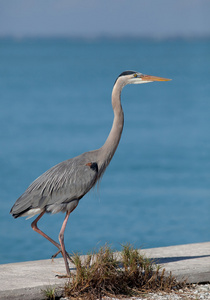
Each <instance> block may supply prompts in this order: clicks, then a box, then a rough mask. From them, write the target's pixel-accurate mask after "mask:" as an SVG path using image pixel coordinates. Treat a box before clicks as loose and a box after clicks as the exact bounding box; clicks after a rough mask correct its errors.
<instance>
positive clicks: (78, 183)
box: [11, 153, 98, 215]
mask: <svg viewBox="0 0 210 300" xmlns="http://www.w3.org/2000/svg"><path fill="white" fill-rule="evenodd" d="M89 162H90V160H88V157H87V155H85V153H84V154H83V155H80V156H78V157H75V158H73V159H70V160H66V161H64V162H62V163H60V164H58V165H56V166H54V167H52V168H51V169H49V170H48V171H46V172H45V173H43V174H42V175H41V176H40V177H38V178H37V179H36V180H35V181H34V182H32V184H31V185H30V186H29V187H28V188H27V190H26V191H25V192H24V193H23V194H22V196H20V198H18V199H17V201H16V202H15V204H14V206H13V207H12V209H11V213H12V214H13V215H21V214H22V213H24V212H25V211H27V210H30V209H36V208H40V209H41V210H43V209H45V210H47V211H50V212H58V211H62V210H65V209H66V207H67V205H68V204H69V203H70V202H71V201H74V200H79V199H81V198H82V197H83V196H84V195H85V194H86V193H87V192H88V191H89V190H90V189H91V188H92V187H93V186H94V185H95V183H96V181H97V176H98V174H97V172H96V171H95V170H93V169H91V168H90V167H89V166H87V165H86V164H87V163H89ZM69 207H70V206H69Z"/></svg>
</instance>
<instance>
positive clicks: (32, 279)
mask: <svg viewBox="0 0 210 300" xmlns="http://www.w3.org/2000/svg"><path fill="white" fill-rule="evenodd" d="M141 252H142V253H143V254H145V255H146V256H147V257H149V258H152V259H154V260H155V261H156V262H157V263H158V264H161V265H162V266H163V267H164V268H165V269H166V271H167V272H170V271H171V272H172V275H173V276H175V277H176V278H177V279H178V280H182V279H187V282H189V283H199V282H210V242H207V243H200V244H188V245H180V246H171V247H163V248H152V249H143V250H141ZM70 268H71V270H74V266H73V265H70ZM56 274H65V266H64V262H63V259H62V258H57V259H54V261H53V262H52V260H51V259H47V260H39V261H30V262H22V263H12V264H5V265H0V299H2V300H3V299H4V300H8V299H9V300H10V299H11V300H12V299H16V300H17V299H21V300H38V299H39V300H40V299H45V296H44V290H46V289H47V288H49V287H52V286H56V287H57V288H58V293H59V290H60V291H62V289H63V287H64V284H65V282H67V280H68V279H64V278H62V279H60V278H58V277H56Z"/></svg>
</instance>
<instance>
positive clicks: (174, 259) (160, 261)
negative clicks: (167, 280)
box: [149, 255, 210, 264]
mask: <svg viewBox="0 0 210 300" xmlns="http://www.w3.org/2000/svg"><path fill="white" fill-rule="evenodd" d="M204 257H210V255H200V256H199V255H198V256H177V257H155V258H152V257H151V258H149V259H150V260H151V261H152V262H154V263H156V264H167V263H171V262H178V261H183V260H191V259H197V258H204Z"/></svg>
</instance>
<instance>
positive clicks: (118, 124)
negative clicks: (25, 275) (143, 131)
mask: <svg viewBox="0 0 210 300" xmlns="http://www.w3.org/2000/svg"><path fill="white" fill-rule="evenodd" d="M168 80H170V79H166V78H161V77H155V76H150V75H143V74H141V73H139V72H134V71H125V72H123V73H121V74H120V75H119V76H118V78H117V80H116V81H115V84H114V87H113V90H112V107H113V111H114V120H113V125H112V128H111V131H110V133H109V136H108V138H107V140H106V142H105V144H104V145H103V146H102V147H101V148H100V149H97V150H93V151H90V152H85V153H83V154H81V155H79V156H76V157H74V158H72V159H68V160H66V161H63V162H61V163H59V164H58V165H56V166H54V167H52V168H51V169H49V170H48V171H46V172H45V173H44V174H42V175H41V176H40V177H38V178H37V179H36V180H35V181H34V182H32V183H31V185H30V186H29V187H28V188H27V189H26V191H25V192H24V193H23V194H22V196H20V197H19V198H18V199H17V201H16V202H15V204H14V206H13V207H12V209H11V211H10V213H11V214H12V215H13V217H14V218H18V217H23V216H28V217H33V216H35V215H36V214H39V216H38V217H37V218H36V219H35V220H34V221H33V222H32V223H31V227H32V228H33V230H35V231H36V232H38V233H40V234H41V235H42V236H44V237H45V238H46V239H48V240H49V241H50V242H51V243H52V244H53V245H55V246H56V247H57V248H58V252H57V253H56V254H55V255H54V257H55V256H57V254H58V253H60V252H61V253H62V255H63V258H64V262H65V267H66V272H67V276H70V269H69V265H68V260H67V258H69V256H68V253H67V252H66V250H65V245H64V231H65V228H66V224H67V221H68V218H69V215H70V213H71V212H72V211H73V210H74V209H75V208H76V207H77V205H78V203H79V200H80V199H81V198H82V197H83V196H84V195H85V194H86V193H87V192H88V191H89V190H90V189H91V188H92V187H93V186H94V185H95V184H96V182H97V181H98V180H99V178H100V177H101V176H102V174H103V173H104V171H105V170H106V167H107V166H108V164H109V163H110V161H111V159H112V157H113V155H114V153H115V151H116V148H117V146H118V144H119V141H120V137H121V134H122V130H123V123H124V114H123V110H122V106H121V91H122V89H123V87H124V86H125V85H127V84H140V83H147V82H152V81H168ZM46 212H48V213H53V214H54V213H58V212H66V216H65V219H64V222H63V224H62V227H61V230H60V233H59V242H60V244H59V243H57V242H55V241H54V240H53V239H51V238H50V237H49V236H47V235H46V234H45V233H44V232H42V231H41V230H40V229H39V228H38V226H37V222H38V221H39V220H40V219H41V217H42V216H43V215H44V214H45V213H46Z"/></svg>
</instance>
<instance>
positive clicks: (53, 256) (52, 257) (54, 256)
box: [51, 250, 71, 261]
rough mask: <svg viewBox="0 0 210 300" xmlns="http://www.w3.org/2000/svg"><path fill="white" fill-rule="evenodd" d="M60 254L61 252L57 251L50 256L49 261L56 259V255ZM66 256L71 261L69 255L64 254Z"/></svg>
mask: <svg viewBox="0 0 210 300" xmlns="http://www.w3.org/2000/svg"><path fill="white" fill-rule="evenodd" d="M61 252H62V251H61V250H58V251H57V252H56V253H55V254H54V255H52V256H51V259H52V260H53V259H54V258H56V257H57V256H58V254H59V253H61ZM66 256H67V258H68V259H69V260H70V261H71V258H70V255H69V254H68V252H66Z"/></svg>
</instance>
